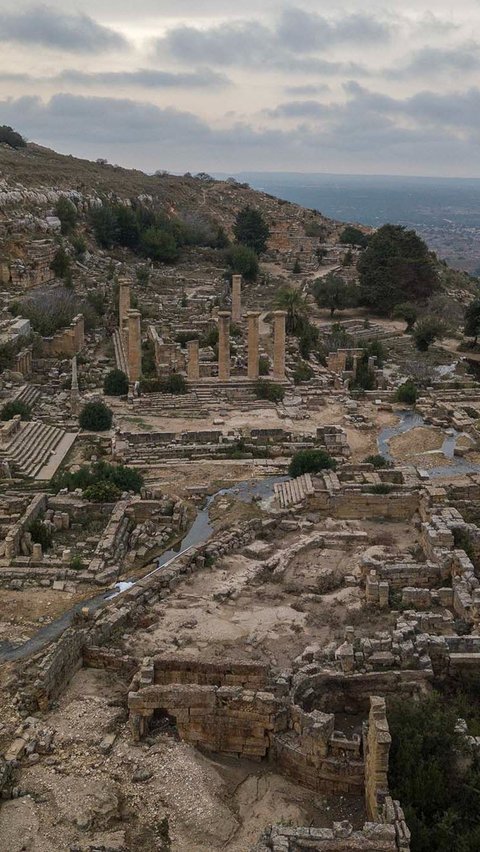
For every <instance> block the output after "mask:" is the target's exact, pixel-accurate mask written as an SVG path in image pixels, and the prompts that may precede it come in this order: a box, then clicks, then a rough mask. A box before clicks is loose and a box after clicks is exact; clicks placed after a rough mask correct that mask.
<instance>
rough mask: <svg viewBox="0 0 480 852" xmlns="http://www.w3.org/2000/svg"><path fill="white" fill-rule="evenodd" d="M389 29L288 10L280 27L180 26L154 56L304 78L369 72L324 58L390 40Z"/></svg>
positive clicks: (358, 19) (359, 18) (363, 20)
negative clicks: (329, 52) (331, 51)
mask: <svg viewBox="0 0 480 852" xmlns="http://www.w3.org/2000/svg"><path fill="white" fill-rule="evenodd" d="M388 35H389V30H388V28H387V26H386V25H384V24H382V23H379V22H377V21H375V20H374V19H373V18H371V17H370V16H367V15H361V14H357V15H350V16H347V17H344V18H339V19H338V20H332V21H331V20H328V19H326V18H323V17H321V16H320V15H317V14H310V13H308V12H305V11H303V10H301V9H296V8H293V9H286V10H285V11H284V13H283V15H282V16H281V18H280V20H279V21H278V23H277V25H275V26H273V27H268V26H266V25H265V24H261V23H258V22H256V21H245V20H244V21H237V22H235V23H223V24H219V25H216V26H212V27H209V28H206V29H198V28H196V27H192V26H184V25H182V26H179V27H173V28H172V29H170V30H169V31H168V32H167V34H166V35H165V36H164V37H163V38H161V39H157V40H156V45H155V49H156V53H157V55H158V56H159V57H162V58H164V57H165V56H166V55H167V56H173V57H174V58H175V59H176V60H178V61H180V62H187V63H190V62H194V63H201V62H205V59H206V58H208V62H209V63H210V64H214V65H220V66H227V67H228V66H240V67H242V66H247V67H251V66H255V67H260V66H261V67H262V68H266V69H274V70H278V71H286V72H293V73H305V74H312V73H313V74H318V73H320V74H343V73H345V74H360V75H362V74H366V73H367V72H366V69H365V68H364V67H363V66H361V65H359V64H356V63H352V62H348V61H347V62H338V61H330V60H327V59H325V58H324V57H323V56H322V57H320V56H318V55H316V54H318V52H319V51H321V50H325V49H327V48H329V47H331V46H334V45H338V44H343V43H352V42H356V41H358V40H359V39H362V40H363V41H364V42H365V41H367V42H368V41H378V40H379V39H384V40H385V39H387V38H388Z"/></svg>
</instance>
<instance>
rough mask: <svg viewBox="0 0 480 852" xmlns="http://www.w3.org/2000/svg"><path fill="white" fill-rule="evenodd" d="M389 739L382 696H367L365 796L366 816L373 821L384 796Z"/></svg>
mask: <svg viewBox="0 0 480 852" xmlns="http://www.w3.org/2000/svg"><path fill="white" fill-rule="evenodd" d="M391 742H392V738H391V736H390V730H389V727H388V721H387V709H386V704H385V699H384V698H379V697H378V696H372V697H371V698H370V713H369V716H368V726H367V730H366V732H365V735H364V751H365V797H366V804H367V816H368V818H369V819H371V820H372V821H377V820H378V817H379V811H380V807H381V806H382V804H383V803H384V801H385V797H386V796H387V795H388V758H389V753H390V745H391Z"/></svg>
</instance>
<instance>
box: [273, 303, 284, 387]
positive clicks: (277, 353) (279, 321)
mask: <svg viewBox="0 0 480 852" xmlns="http://www.w3.org/2000/svg"><path fill="white" fill-rule="evenodd" d="M273 316H274V318H275V319H274V332H273V378H274V379H278V380H279V381H283V379H284V378H285V317H286V316H287V312H286V311H274V312H273Z"/></svg>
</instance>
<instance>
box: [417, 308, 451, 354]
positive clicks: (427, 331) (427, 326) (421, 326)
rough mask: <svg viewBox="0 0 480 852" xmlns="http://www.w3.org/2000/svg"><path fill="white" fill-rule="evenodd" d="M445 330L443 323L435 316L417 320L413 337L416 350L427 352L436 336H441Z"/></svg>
mask: <svg viewBox="0 0 480 852" xmlns="http://www.w3.org/2000/svg"><path fill="white" fill-rule="evenodd" d="M445 330H446V328H445V323H444V322H443V321H442V320H441V319H439V318H438V317H436V316H427V317H424V318H423V319H421V320H420V321H419V322H417V325H416V327H415V329H414V332H413V339H414V341H415V346H416V347H417V349H418V351H419V352H427V350H428V349H429V348H430V346H431V345H432V343H434V342H435V340H436V339H437V338H438V337H443V335H444V334H445Z"/></svg>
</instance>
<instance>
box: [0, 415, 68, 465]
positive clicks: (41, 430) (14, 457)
mask: <svg viewBox="0 0 480 852" xmlns="http://www.w3.org/2000/svg"><path fill="white" fill-rule="evenodd" d="M71 437H72V440H71V441H70V442H67V441H66V440H65V439H66V438H67V433H66V432H65V430H64V429H57V427H56V426H49V425H48V424H47V423H43V422H42V421H41V420H32V421H30V422H29V423H26V424H25V426H23V428H22V429H21V431H20V432H18V433H17V434H16V435H15V437H14V438H13V440H12V441H11V442H10V444H8V446H7V447H5V449H4V450H3V453H2V455H3V458H6V459H7V460H8V462H9V465H10V469H11V471H12V473H14V474H17V475H20V476H26V477H29V478H32V479H35V478H37V477H39V478H42V479H43V478H44V477H43V476H40V474H41V473H42V469H43V468H45V466H47V463H48V462H49V460H50V459H51V457H52V455H53V454H55V453H56V451H57V449H58V448H59V445H60V444H61V443H63V444H64V445H65V447H66V449H65V452H66V451H67V449H69V446H71V444H72V443H73V440H74V438H75V437H76V436H71ZM67 443H68V444H69V446H68V447H67V446H66V444H67ZM65 452H64V453H63V455H62V456H61V457H60V458H59V460H58V464H60V461H61V460H62V458H63V457H64V455H65ZM58 464H57V465H56V466H57V467H58Z"/></svg>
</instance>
